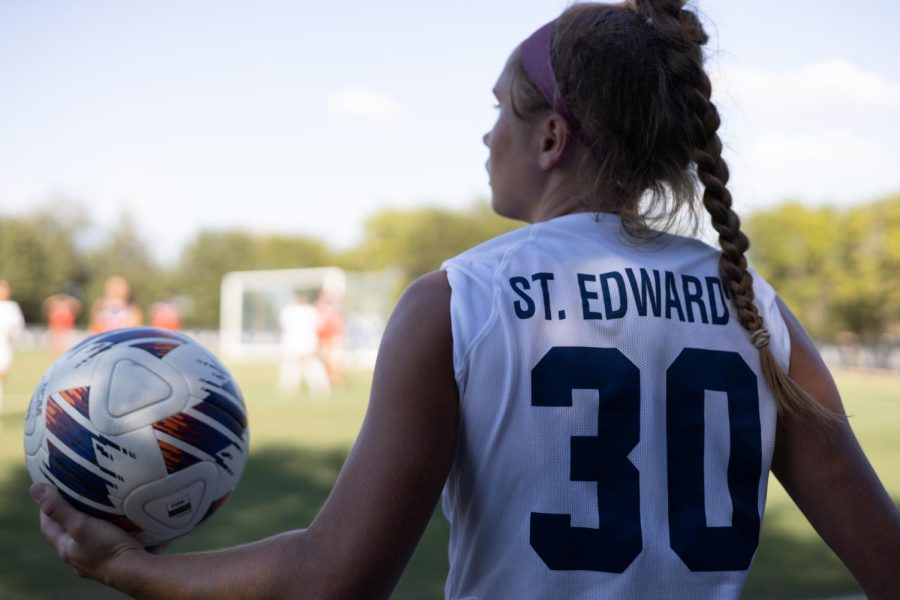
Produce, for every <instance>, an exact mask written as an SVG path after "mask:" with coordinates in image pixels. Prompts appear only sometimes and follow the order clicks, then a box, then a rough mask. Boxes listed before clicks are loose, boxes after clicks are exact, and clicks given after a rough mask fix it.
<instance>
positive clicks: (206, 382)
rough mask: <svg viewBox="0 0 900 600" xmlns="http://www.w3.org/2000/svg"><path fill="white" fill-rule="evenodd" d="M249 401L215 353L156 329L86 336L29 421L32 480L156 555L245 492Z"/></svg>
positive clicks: (44, 388) (35, 400) (43, 386)
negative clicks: (240, 487)
mask: <svg viewBox="0 0 900 600" xmlns="http://www.w3.org/2000/svg"><path fill="white" fill-rule="evenodd" d="M248 441H249V432H248V430H247V413H246V410H245V408H244V401H243V399H242V397H241V393H240V391H239V390H238V388H237V385H236V384H235V382H234V380H233V379H232V378H231V375H230V374H229V373H228V371H227V370H226V369H225V367H223V366H222V364H221V363H220V362H219V361H218V359H216V357H215V356H213V354H212V353H211V352H209V351H208V350H207V349H206V348H204V347H203V346H201V345H200V344H198V343H197V342H195V341H193V340H192V339H190V338H189V337H187V336H184V335H182V334H179V333H175V332H172V331H166V330H163V329H156V328H153V327H133V328H127V329H116V330H113V331H109V332H107V333H101V334H98V335H95V336H92V337H90V338H87V339H86V340H84V341H83V342H81V343H80V344H78V345H77V346H75V347H74V348H72V349H71V350H69V351H68V352H67V353H66V354H65V355H63V356H62V357H60V359H59V360H58V361H56V362H55V363H54V364H53V366H51V367H50V369H49V370H48V371H47V373H46V374H45V375H44V377H43V378H42V379H41V381H40V383H39V384H38V386H37V389H36V390H35V392H34V395H33V396H32V398H31V404H30V405H29V407H28V413H27V415H26V417H25V462H26V464H27V466H28V472H29V473H30V474H31V479H32V480H33V481H35V482H38V481H44V482H47V483H50V484H52V485H53V486H55V487H56V489H58V490H59V492H60V493H61V494H62V496H63V497H64V498H65V499H66V500H68V501H69V503H71V504H72V505H73V506H74V507H75V508H77V509H79V510H81V511H83V512H85V513H88V514H90V515H93V516H95V517H99V518H101V519H106V520H108V521H110V522H112V523H115V524H116V525H118V526H120V527H121V528H122V529H125V530H126V531H128V532H130V533H132V534H133V535H134V536H135V537H136V538H137V539H138V540H140V541H141V542H142V543H143V544H145V545H155V544H160V543H162V542H166V541H168V540H171V539H174V538H176V537H179V536H182V535H184V534H186V533H187V532H189V531H190V530H192V529H193V528H194V527H196V526H197V525H198V524H199V523H201V522H202V521H204V520H205V519H206V518H208V517H209V516H210V515H211V514H212V513H214V512H215V511H216V510H217V509H218V508H219V507H220V506H221V505H222V503H223V502H224V501H225V499H226V498H228V495H229V494H230V493H231V492H232V491H233V490H234V488H235V486H236V485H237V482H238V480H239V479H240V477H241V472H242V471H243V469H244V464H245V463H246V461H247V450H248V445H247V444H248Z"/></svg>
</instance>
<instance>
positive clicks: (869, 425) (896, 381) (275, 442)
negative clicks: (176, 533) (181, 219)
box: [0, 353, 900, 600]
mask: <svg viewBox="0 0 900 600" xmlns="http://www.w3.org/2000/svg"><path fill="white" fill-rule="evenodd" d="M50 360H51V359H50V358H49V357H48V356H47V355H45V354H43V353H22V354H19V355H17V356H16V362H15V364H14V366H13V370H12V372H11V373H10V376H9V380H8V382H7V392H6V402H5V405H4V409H3V413H2V416H0V556H2V557H3V559H2V560H0V598H4V599H18V598H63V597H65V598H66V600H76V599H80V598H99V599H102V598H117V597H119V595H118V594H116V593H115V592H112V591H108V590H106V589H105V588H102V586H99V585H98V584H95V583H93V582H90V581H85V580H81V579H78V578H76V577H75V576H74V575H73V574H72V572H71V570H70V569H69V568H68V567H66V566H65V565H64V564H62V563H61V562H60V561H59V560H58V559H57V558H56V557H55V553H54V552H53V551H52V549H51V548H50V547H49V546H47V545H46V543H45V542H44V541H43V539H42V538H41V537H40V534H39V532H38V527H37V512H36V509H35V507H34V505H33V503H32V502H31V500H30V498H29V497H28V493H27V490H28V485H29V483H30V479H29V477H28V473H27V471H26V470H25V467H24V462H23V459H22V421H23V419H24V413H25V408H26V405H27V402H28V398H29V397H30V394H31V388H32V387H33V385H34V384H35V383H36V382H37V380H38V378H39V377H40V374H41V372H42V371H43V370H44V369H45V368H46V367H47V365H48V364H49V363H50ZM233 372H234V374H235V376H236V378H237V379H238V381H240V382H241V386H242V388H243V390H244V395H245V397H246V400H247V404H248V410H249V412H250V423H251V455H250V459H249V461H248V464H247V467H246V470H245V474H244V478H243V481H242V482H241V485H240V486H239V488H238V490H237V491H236V492H235V493H234V495H233V496H232V498H231V499H229V501H228V502H227V503H226V504H225V505H224V507H223V508H222V509H221V510H220V511H219V512H218V513H217V514H216V516H215V517H214V518H213V519H211V520H210V522H209V523H206V524H204V525H203V526H202V527H200V528H199V529H198V530H196V531H195V532H193V533H191V535H189V536H187V537H186V538H184V539H182V540H179V541H177V542H175V543H174V544H173V545H172V547H171V550H170V551H171V552H178V551H191V550H200V549H205V548H213V547H220V546H223V545H228V544H236V543H242V542H246V541H250V540H253V539H256V538H258V537H261V536H265V535H268V534H271V533H275V532H278V531H283V530H285V529H290V528H296V527H303V526H304V525H306V524H308V523H309V522H310V520H311V519H312V518H313V516H314V515H315V513H316V511H317V510H318V508H319V507H320V506H321V504H322V503H323V502H324V500H325V498H326V496H327V494H328V491H329V489H330V487H331V485H332V483H333V482H334V479H335V477H336V476H337V472H338V470H339V468H340V465H341V463H342V461H343V458H344V456H345V455H346V452H347V450H348V448H349V446H350V444H351V443H352V442H353V439H354V438H355V436H356V433H357V431H358V429H359V426H360V423H361V421H362V418H363V415H364V413H365V408H366V399H367V395H368V385H369V377H368V375H367V374H362V373H357V374H353V375H352V376H351V377H350V378H349V380H348V384H347V385H346V386H345V387H344V388H343V389H341V390H339V391H337V392H336V393H335V394H333V395H332V397H330V398H328V399H327V400H311V399H308V398H298V399H295V400H290V401H284V400H279V399H277V397H276V395H275V394H274V382H275V376H276V373H275V369H274V367H270V366H238V367H235V368H233ZM837 379H838V384H839V386H840V388H841V391H842V394H843V396H844V401H845V404H846V406H847V409H848V412H850V413H851V414H852V415H853V424H854V428H855V431H856V433H857V435H858V437H859V439H860V441H861V443H862V445H863V447H864V449H865V450H866V452H867V454H868V456H869V458H870V460H871V461H872V463H873V465H874V466H875V469H876V471H877V472H878V473H879V475H880V476H881V477H882V480H883V481H884V483H885V486H886V487H887V488H888V490H889V491H890V492H891V495H892V497H893V498H894V499H895V501H900V470H898V469H897V468H896V465H897V464H898V462H897V461H898V460H900V436H897V435H896V432H897V431H898V430H900V376H898V375H885V374H873V373H852V372H840V373H837ZM447 534H448V527H447V524H446V521H445V520H444V519H443V517H442V516H440V515H439V514H436V515H435V517H434V518H433V519H432V521H431V523H430V525H429V527H428V530H427V531H426V533H425V535H424V537H423V539H422V542H421V544H420V545H419V548H418V550H417V551H416V554H415V555H414V557H413V559H412V562H411V563H410V565H409V567H408V568H407V570H406V573H405V575H404V577H403V579H402V581H401V583H400V585H399V587H398V589H397V591H396V593H395V595H394V597H395V598H400V599H403V598H409V599H427V598H442V597H443V593H442V590H443V579H444V577H445V575H446V571H447V553H446V545H447ZM853 593H859V588H858V586H857V585H856V583H855V582H854V581H853V579H852V577H851V576H850V574H849V573H848V572H847V571H846V569H845V568H844V567H843V566H842V565H841V563H840V562H839V561H838V560H837V559H836V558H835V557H834V555H833V554H832V553H831V551H830V550H829V549H828V548H827V547H826V546H825V545H824V544H823V543H822V542H821V541H820V540H819V538H818V537H817V536H816V534H815V533H814V532H813V531H812V529H811V528H810V527H809V525H808V524H807V523H806V520H805V519H804V518H803V516H802V515H801V514H800V513H799V511H797V509H796V508H795V507H794V505H793V504H792V503H791V501H790V499H789V498H788V497H787V496H786V494H785V493H784V491H783V490H782V489H781V488H780V486H778V484H777V482H774V481H773V482H772V485H771V486H770V493H769V503H768V507H767V511H766V516H765V520H764V523H763V532H762V540H761V543H760V549H759V553H758V557H757V560H756V563H755V565H754V567H753V570H752V571H751V574H750V578H749V583H748V585H747V588H746V592H745V594H744V597H745V598H772V599H777V598H821V597H828V596H837V595H845V594H853Z"/></svg>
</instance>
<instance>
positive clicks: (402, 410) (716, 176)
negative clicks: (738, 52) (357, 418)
mask: <svg viewBox="0 0 900 600" xmlns="http://www.w3.org/2000/svg"><path fill="white" fill-rule="evenodd" d="M683 5H684V3H683V2H682V1H681V0H629V1H628V2H625V3H623V4H615V5H604V4H576V5H574V6H572V7H570V8H569V9H567V10H566V11H565V12H564V13H563V14H562V15H561V16H560V17H559V18H558V19H557V20H555V21H553V22H551V23H549V24H547V25H546V26H544V27H542V28H540V29H539V30H538V31H537V32H536V33H535V34H534V35H532V36H531V37H529V38H528V39H527V40H526V41H525V42H523V43H522V44H521V45H520V46H519V47H518V48H516V49H515V50H514V52H513V54H512V56H511V57H510V60H509V61H508V63H507V65H506V67H505V68H504V70H503V72H502V73H501V75H500V78H499V80H498V82H497V85H496V87H495V90H494V92H495V95H496V97H497V100H498V103H499V106H498V109H499V114H498V118H497V122H496V124H495V125H494V128H493V129H492V130H491V131H490V132H489V133H488V134H486V135H485V138H484V141H485V144H486V145H487V146H488V148H489V150H490V156H489V160H488V171H489V173H490V179H491V188H492V201H493V206H494V208H495V210H496V211H497V212H498V213H500V214H502V215H505V216H508V217H512V218H516V219H520V220H523V221H526V222H528V223H530V224H531V225H530V226H528V227H526V228H523V229H521V230H518V231H516V232H513V233H511V234H508V235H506V236H502V237H500V238H497V239H495V240H492V241H490V242H487V243H486V244H484V245H482V246H479V247H477V248H475V249H472V250H471V251H469V252H466V253H464V254H462V255H460V256H458V257H456V258H453V259H451V260H448V261H447V262H446V263H445V265H444V267H443V270H442V271H439V272H436V273H432V274H430V275H427V276H425V277H423V278H421V279H420V280H418V281H416V282H415V283H413V284H412V285H411V286H410V288H409V289H408V290H407V291H406V293H405V294H404V295H403V297H402V298H401V299H400V301H399V303H398V305H397V308H396V309H395V311H394V314H393V316H392V317H391V321H390V323H389V325H388V328H387V331H386V332H385V336H384V339H383V342H382V346H381V350H380V352H379V357H378V364H377V366H376V371H375V376H374V380H373V387H372V395H371V400H370V407H369V411H368V413H367V415H366V420H365V423H364V425H363V428H362V431H361V432H360V436H359V438H358V440H357V443H356V445H355V446H354V449H353V450H352V452H351V453H350V455H349V457H348V459H347V462H346V463H345V465H344V468H343V470H342V472H341V475H340V477H339V479H338V481H337V483H336V484H335V487H334V490H333V491H332V494H331V496H330V497H329V499H328V501H327V502H326V504H325V505H324V506H323V508H322V510H321V512H320V514H319V515H318V516H317V517H316V519H315V520H314V521H313V523H312V524H311V525H310V527H309V528H308V529H304V530H296V531H290V532H285V533H284V534H281V535H279V536H275V537H272V538H267V539H264V540H261V541H259V542H256V543H253V544H249V545H245V546H241V547H238V548H231V549H227V550H223V551H219V552H214V553H200V554H193V555H180V556H165V555H160V556H157V555H152V554H149V553H147V552H145V551H144V550H143V548H141V547H140V545H139V544H137V543H136V542H135V541H134V540H133V539H132V538H130V537H129V536H127V535H126V534H124V533H123V532H121V531H119V530H118V529H116V528H115V527H114V526H112V525H110V524H108V523H105V522H100V521H96V520H94V519H91V518H89V517H86V516H85V515H82V514H80V513H77V512H76V511H74V510H73V509H72V508H71V507H69V506H68V505H66V504H65V503H64V502H63V501H62V500H61V499H60V497H59V496H58V495H57V494H56V493H55V492H53V490H52V489H49V488H48V487H46V486H40V485H39V486H35V487H33V488H32V493H33V495H34V496H35V497H36V499H37V500H38V502H39V503H40V505H41V521H42V531H43V533H44V535H45V537H46V538H47V539H48V541H50V542H51V543H52V544H54V545H55V546H56V548H57V550H58V552H59V553H60V556H61V557H62V558H63V559H64V560H66V561H67V562H68V563H69V564H71V565H73V566H74V567H75V568H76V570H77V571H78V572H80V573H81V574H82V575H86V576H90V577H94V578H96V579H98V580H100V581H103V582H104V583H107V584H109V585H112V586H114V587H117V588H119V589H121V590H123V591H125V592H128V593H132V594H137V595H140V596H142V597H157V598H176V597H190V598H199V597H216V598H219V597H232V596H233V597H264V598H269V597H314V598H338V597H340V598H371V597H387V596H389V595H390V592H391V590H392V589H393V586H394V585H395V584H396V582H397V579H398V578H399V576H400V574H401V572H402V570H403V568H404V566H405V565H406V562H407V560H408V559H409V556H410V555H411V553H412V551H413V549H414V547H415V545H416V543H417V542H418V539H419V537H420V536H421V533H422V531H423V529H424V527H425V525H426V523H427V521H428V519H429V517H430V515H431V512H432V510H433V508H434V506H435V503H436V501H437V499H438V497H439V495H440V494H441V492H442V491H443V492H444V502H443V506H444V510H445V513H446V514H447V516H448V518H449V519H450V521H451V545H450V575H449V577H448V581H447V586H446V595H447V597H449V598H516V599H519V598H560V599H562V598H672V597H674V598H704V597H705V598H736V597H738V595H739V594H740V591H741V587H742V585H743V582H744V578H745V576H746V572H747V570H748V569H749V568H750V566H751V563H752V560H753V557H754V555H755V552H756V546H757V542H758V536H759V525H760V521H761V518H762V514H763V509H764V504H765V495H766V481H767V474H768V472H769V470H770V469H771V470H772V471H773V472H774V473H775V474H776V475H777V476H778V477H779V479H780V480H781V482H782V483H783V485H784V486H785V488H786V489H787V491H788V492H789V493H790V494H791V496H792V497H793V498H794V500H795V501H796V502H797V504H798V505H799V506H800V508H801V509H802V510H803V512H804V513H805V514H806V516H807V517H808V518H809V520H810V521H811V522H812V524H813V525H814V526H815V527H816V529H817V530H818V531H819V533H820V534H821V535H822V537H823V538H824V539H825V541H826V542H827V543H828V544H829V545H830V546H831V547H832V548H833V549H834V551H835V552H836V553H837V555H838V556H839V557H840V558H841V560H842V561H843V562H844V563H845V564H846V565H847V566H848V568H849V569H850V571H851V572H852V573H853V574H854V576H855V577H856V578H857V579H858V580H859V582H860V584H861V585H862V587H863V588H864V590H865V591H866V593H867V594H869V595H870V596H871V597H873V598H891V597H897V596H898V593H900V592H898V583H897V582H898V581H900V514H898V511H897V508H896V507H895V506H894V504H893V502H892V501H891V499H890V497H889V496H888V495H887V493H886V492H885V490H884V488H883V487H882V486H881V484H880V482H879V481H878V479H877V477H876V475H875V474H874V472H873V470H872V469H871V467H870V465H869V463H868V461H867V460H866V458H865V456H864V455H863V453H862V451H861V449H860V447H859V445H858V444H857V442H856V440H855V438H854V436H853V433H852V431H851V429H850V427H849V425H848V423H847V420H846V417H845V416H844V412H843V408H842V406H841V401H840V397H839V395H838V392H837V390H836V388H835V386H834V383H833V381H832V379H831V377H830V375H829V373H828V371H827V369H826V368H825V366H824V364H823V363H822V361H821V359H820V357H819V355H818V353H817V351H816V349H815V346H814V345H813V343H812V342H811V341H810V339H809V337H808V336H807V334H806V333H805V332H804V330H803V328H802V327H801V326H800V324H799V323H798V322H797V321H796V319H795V318H794V317H793V316H792V315H791V313H790V311H789V310H788V309H787V308H786V307H785V306H784V305H783V304H782V303H781V302H780V301H779V300H778V298H777V296H776V294H775V292H774V291H773V290H772V289H771V288H770V287H769V286H768V285H767V284H766V283H765V282H764V281H762V280H761V279H760V278H758V277H755V278H754V277H753V276H751V274H750V273H749V272H748V270H747V265H746V260H745V258H744V253H745V252H746V250H747V248H748V241H747V238H746V236H744V234H743V233H742V232H741V230H740V221H739V219H738V217H737V215H735V213H734V212H733V211H732V210H731V197H730V194H729V192H728V189H727V185H726V184H727V181H728V171H727V166H726V165H725V163H724V161H723V160H722V158H721V142H720V140H719V138H718V135H717V133H716V132H717V129H718V126H719V119H718V115H717V113H716V110H715V107H714V106H713V105H712V103H711V102H710V101H709V97H710V82H709V78H708V77H707V75H706V74H705V72H704V70H703V65H702V51H701V48H702V46H703V44H704V43H705V42H706V40H707V38H706V34H705V33H704V31H703V29H702V27H701V25H700V23H699V22H698V20H697V18H696V16H695V15H694V13H693V12H691V11H689V10H686V9H685V8H684V6H683ZM698 180H699V185H698V183H697V182H698ZM698 187H699V188H700V192H699V193H698V191H697V190H698ZM693 211H701V212H705V213H706V214H708V216H709V218H710V219H711V222H712V224H713V226H714V227H715V229H716V231H717V232H718V233H719V246H720V248H719V249H713V248H710V247H708V246H706V245H704V244H702V243H700V242H697V241H695V240H691V239H688V238H683V237H679V236H675V235H670V234H664V233H658V232H655V231H653V228H658V227H659V226H660V225H665V224H666V223H667V222H669V223H670V222H671V221H672V220H674V219H676V218H678V216H679V215H682V214H685V213H687V214H690V213H691V212H693Z"/></svg>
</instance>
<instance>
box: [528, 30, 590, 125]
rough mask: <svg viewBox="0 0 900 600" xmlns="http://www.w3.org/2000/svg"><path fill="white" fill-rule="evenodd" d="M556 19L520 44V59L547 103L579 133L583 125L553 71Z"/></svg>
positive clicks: (529, 77)
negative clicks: (552, 57)
mask: <svg viewBox="0 0 900 600" xmlns="http://www.w3.org/2000/svg"><path fill="white" fill-rule="evenodd" d="M555 25H556V19H554V20H552V21H550V22H549V23H547V24H546V25H544V26H543V27H541V28H540V29H538V30H537V31H535V32H534V33H533V34H531V37H529V38H528V39H527V40H525V41H524V42H522V44H521V45H520V46H519V60H520V61H521V62H522V67H524V69H525V73H526V74H527V75H528V79H530V80H531V83H533V84H534V86H535V87H536V88H537V89H538V91H539V92H540V93H541V95H542V96H543V97H544V99H545V100H546V101H547V104H549V105H550V106H551V108H553V110H555V111H556V112H558V113H559V114H561V115H562V116H563V118H564V119H565V120H566V121H568V123H569V126H570V127H571V128H572V129H573V130H574V132H575V133H576V134H578V133H579V132H580V130H581V127H580V126H579V124H578V119H576V118H575V115H573V114H572V111H570V110H569V107H568V106H566V101H565V99H564V98H563V96H562V94H561V93H560V91H559V83H558V82H557V81H556V74H555V73H554V72H553V64H552V63H551V61H550V42H551V40H552V38H553V29H554V26H555Z"/></svg>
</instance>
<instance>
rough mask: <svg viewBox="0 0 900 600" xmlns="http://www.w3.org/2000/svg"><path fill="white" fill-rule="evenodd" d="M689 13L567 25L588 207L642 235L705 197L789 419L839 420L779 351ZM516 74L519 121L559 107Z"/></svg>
mask: <svg viewBox="0 0 900 600" xmlns="http://www.w3.org/2000/svg"><path fill="white" fill-rule="evenodd" d="M684 5H685V0H627V1H626V2H625V4H624V5H612V4H597V3H582V4H576V5H573V6H572V7H570V8H569V9H567V10H566V11H565V12H564V13H563V14H562V15H561V16H560V17H559V19H557V22H556V33H555V36H554V40H553V44H552V50H551V60H552V62H553V67H554V71H555V73H556V77H557V79H558V83H559V87H560V93H561V94H562V96H563V98H564V99H565V102H566V104H567V105H568V107H569V109H570V110H571V111H572V113H573V114H574V115H575V116H576V117H577V119H578V126H579V127H580V131H579V138H580V139H582V140H589V143H588V144H587V145H588V150H589V152H584V153H583V154H582V157H581V159H580V160H581V164H580V165H579V173H580V174H581V176H582V177H586V178H588V179H587V181H586V185H585V186H584V187H585V188H586V189H588V190H589V193H588V194H586V195H585V197H584V198H582V199H581V201H582V202H583V203H584V205H585V206H586V208H590V209H594V210H598V211H600V210H603V211H607V212H614V213H617V214H619V216H620V217H621V218H622V224H623V227H624V228H625V230H626V231H627V232H628V233H630V234H632V235H634V236H637V237H642V236H645V235H647V234H649V232H650V224H651V223H654V224H656V223H659V222H660V221H662V222H663V223H664V225H665V226H668V225H670V224H671V223H672V222H674V221H675V220H676V218H677V215H679V214H681V213H687V214H688V215H690V216H693V217H696V211H697V209H698V202H697V200H698V196H699V197H700V200H701V201H702V206H703V207H704V208H705V211H706V212H707V213H708V214H709V217H710V219H711V222H712V226H713V227H714V228H715V230H716V232H717V233H718V241H719V246H720V247H721V250H722V255H721V259H720V263H719V270H720V273H721V276H722V278H723V280H724V282H725V285H726V286H727V287H728V290H729V292H730V298H731V302H732V304H733V306H734V309H735V313H736V317H737V319H738V321H739V322H740V323H741V325H742V326H743V328H744V329H745V330H746V331H747V333H748V336H749V337H750V341H751V342H752V343H753V345H754V346H755V347H756V348H757V349H758V350H759V355H760V363H761V366H762V371H763V376H764V378H765V380H766V382H767V384H768V386H769V388H770V389H771V390H772V393H773V395H774V397H775V399H776V402H777V404H778V408H779V411H780V412H788V413H791V414H795V415H800V416H802V417H806V418H810V419H812V420H813V421H815V422H819V423H827V422H831V421H833V420H834V419H835V415H834V414H833V413H831V412H830V411H829V410H827V409H826V408H824V407H823V406H822V405H821V404H819V403H818V402H817V401H816V400H815V399H813V398H812V397H811V396H810V395H809V394H808V393H806V392H805V391H804V390H803V389H801V388H800V387H799V386H798V385H797V384H796V383H795V382H794V381H793V380H792V379H791V378H790V377H789V376H788V374H787V373H786V372H785V371H784V370H783V369H782V368H781V367H780V366H779V365H778V364H777V362H776V361H775V358H774V356H773V354H772V350H771V348H770V347H769V333H768V331H767V329H766V327H765V323H764V321H763V317H762V315H761V314H760V311H759V309H758V307H757V306H756V303H755V302H754V292H753V276H752V275H751V273H750V272H749V271H748V269H747V259H746V253H747V250H748V248H749V247H750V242H749V240H748V239H747V236H746V235H745V234H744V232H743V231H741V222H740V219H739V218H738V215H737V213H735V212H734V210H733V208H732V198H731V193H730V192H729V190H728V187H727V183H728V179H729V173H728V166H727V165H726V163H725V161H724V160H723V159H722V142H721V140H720V139H719V135H718V129H719V125H720V123H721V121H720V118H719V113H718V110H717V109H716V107H715V105H714V104H713V103H712V101H711V100H710V96H711V93H712V86H711V83H710V80H709V77H708V76H707V74H706V72H705V70H704V67H703V52H702V47H703V46H704V45H705V44H706V42H707V41H708V39H709V38H708V36H707V35H706V32H705V31H704V29H703V26H702V24H701V23H700V20H699V19H698V18H697V15H696V14H695V13H693V12H692V11H690V10H687V9H685V8H684ZM511 68H512V69H513V70H512V105H513V108H514V110H515V111H516V113H517V114H519V115H520V116H521V117H523V118H525V119H528V118H530V117H532V116H534V115H536V114H538V113H539V112H542V111H545V110H546V109H547V108H549V106H548V104H547V102H546V100H544V98H543V96H541V94H540V92H538V91H537V90H536V89H535V88H534V86H533V85H531V83H530V82H529V81H528V77H527V75H525V72H524V70H523V69H522V67H521V64H519V63H518V62H517V61H515V60H514V61H513V63H512V65H511ZM610 82H615V84H614V85H612V84H610ZM698 181H699V184H702V188H703V189H702V194H698V188H699V187H700V186H699V185H698Z"/></svg>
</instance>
